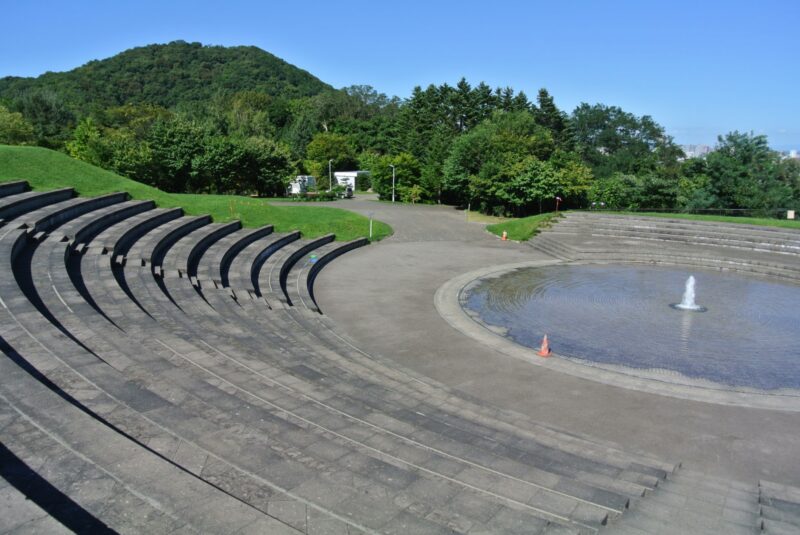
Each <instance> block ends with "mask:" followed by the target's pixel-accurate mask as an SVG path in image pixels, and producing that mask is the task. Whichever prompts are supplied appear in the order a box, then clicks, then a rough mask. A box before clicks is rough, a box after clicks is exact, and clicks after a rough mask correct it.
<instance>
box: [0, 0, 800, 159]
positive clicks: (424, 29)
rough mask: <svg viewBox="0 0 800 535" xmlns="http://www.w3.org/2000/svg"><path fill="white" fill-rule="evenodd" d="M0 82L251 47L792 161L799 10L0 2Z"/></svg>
mask: <svg viewBox="0 0 800 535" xmlns="http://www.w3.org/2000/svg"><path fill="white" fill-rule="evenodd" d="M3 3H4V6H3V9H2V12H3V17H2V21H3V24H2V26H3V31H2V32H0V76H6V75H17V76H35V75H38V74H41V73H42V72H45V71H48V70H49V71H62V70H69V69H71V68H74V67H77V66H79V65H82V64H83V63H86V62H87V61H89V60H92V59H101V58H105V57H108V56H111V55H113V54H115V53H117V52H120V51H122V50H125V49H127V48H131V47H134V46H139V45H145V44H150V43H165V42H169V41H173V40H177V39H183V40H186V41H199V42H202V43H203V44H214V45H255V46H258V47H260V48H263V49H265V50H267V51H269V52H272V53H273V54H275V55H277V56H279V57H281V58H283V59H285V60H286V61H288V62H290V63H293V64H295V65H297V66H299V67H301V68H303V69H306V70H308V71H310V72H311V73H312V74H314V75H316V76H318V77H319V78H321V79H322V80H324V81H325V82H328V83H330V84H332V85H333V86H335V87H343V86H347V85H351V84H368V85H372V86H373V87H375V88H376V89H378V90H379V91H381V92H384V93H387V94H390V95H397V96H400V97H407V96H408V95H409V94H410V92H411V90H412V88H413V87H414V86H415V85H423V86H425V85H428V84H429V83H436V84H439V83H443V82H448V83H451V84H452V83H455V82H456V81H458V79H459V78H460V77H461V76H466V78H467V79H468V80H469V81H470V82H471V83H473V84H474V83H478V82H480V81H485V82H486V83H488V84H489V85H491V86H493V87H494V86H506V85H510V86H512V87H514V88H515V89H517V90H523V91H525V92H526V93H527V94H528V95H529V96H531V97H533V96H535V94H536V91H537V90H538V89H539V88H540V87H546V88H547V89H548V90H549V91H550V93H551V94H552V95H553V96H554V97H555V99H556V103H557V104H558V105H559V106H560V107H561V108H562V109H565V110H567V111H571V110H572V109H573V108H574V107H575V106H576V105H577V104H579V103H580V102H589V103H595V102H602V103H604V104H609V105H618V106H621V107H622V108H623V109H625V110H627V111H631V112H633V113H636V114H638V115H642V114H648V115H651V116H653V117H654V118H655V120H656V121H658V122H659V123H661V124H662V125H664V126H665V127H666V129H667V132H668V133H669V134H670V135H672V136H674V137H675V139H676V140H677V141H678V142H679V143H706V144H713V143H714V142H715V140H716V136H717V134H720V133H725V132H728V131H730V130H735V129H736V130H740V131H754V132H756V133H758V134H766V135H768V136H769V139H770V144H771V145H772V146H773V147H775V148H779V149H788V148H797V149H800V64H798V61H799V60H800V38H799V37H798V35H800V29H798V28H799V27H798V24H799V23H800V0H783V1H778V0H759V1H756V0H751V1H747V2H745V1H740V0H728V1H717V0H694V1H691V2H689V1H683V0H677V1H672V2H663V1H662V2H648V1H646V0H645V1H614V0H595V1H587V0H569V1H562V2H556V1H548V2H542V1H538V0H537V1H528V2H525V1H506V2H485V1H483V2H472V1H460V2H454V1H437V0H427V1H423V2H419V1H411V0H409V1H396V2H392V3H388V2H380V1H377V0H373V1H346V0H341V1H331V0H328V1H319V2H318V1H302V2H300V1H298V2H290V1H285V0H284V1H281V2H271V1H243V0H232V1H227V2H204V1H202V0H194V1H185V0H180V1H169V0H161V1H157V2H155V1H151V0H141V1H137V2H124V1H103V2H99V1H97V2H88V1H81V0H73V1H70V2H48V1H33V2H16V1H13V0H6V1H5V2H3Z"/></svg>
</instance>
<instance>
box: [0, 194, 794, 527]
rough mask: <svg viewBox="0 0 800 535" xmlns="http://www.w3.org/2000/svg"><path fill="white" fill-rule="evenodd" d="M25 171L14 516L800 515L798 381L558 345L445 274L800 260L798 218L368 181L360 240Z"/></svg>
mask: <svg viewBox="0 0 800 535" xmlns="http://www.w3.org/2000/svg"><path fill="white" fill-rule="evenodd" d="M27 190H28V188H27V185H26V184H25V183H22V182H19V183H8V184H3V185H0V221H1V222H2V226H0V261H2V262H3V263H4V267H3V269H2V270H1V271H0V299H1V300H0V314H2V318H3V319H2V323H1V324H0V348H1V349H2V351H3V354H4V356H5V358H3V359H2V360H0V400H1V401H2V402H1V403H0V440H2V446H1V447H0V453H2V473H1V474H0V475H2V480H1V481H0V497H2V500H0V531H2V532H4V533H6V532H7V533H59V532H70V531H73V532H83V533H89V532H91V533H95V532H100V533H102V532H109V533H111V532H121V533H173V532H178V533H267V534H271V533H309V534H317V533H318V534H323V533H325V534H327V533H330V534H337V533H409V534H410V533H476V534H477V533H549V534H550V533H582V534H592V533H598V532H608V533H628V534H636V533H731V534H735V533H760V532H766V533H797V532H798V531H800V489H798V488H797V487H796V486H797V485H800V455H799V454H798V452H800V432H799V431H798V430H799V429H800V425H799V424H800V413H798V411H797V410H796V408H795V407H796V406H795V404H794V399H793V398H794V396H793V395H791V393H789V394H788V395H787V396H785V399H782V400H778V401H769V400H767V401H763V400H762V399H761V398H755V397H754V398H753V399H745V400H744V401H742V400H741V399H739V398H737V399H733V400H731V399H727V398H726V397H725V396H722V397H719V396H714V395H711V396H709V397H707V398H704V397H703V396H699V397H698V396H692V395H686V393H683V392H679V391H674V392H673V391H660V392H654V391H649V390H648V389H647V388H646V387H641V388H638V389H637V388H635V387H632V385H629V384H624V385H620V384H615V383H614V382H613V381H603V380H596V378H594V377H585V376H581V374H576V373H570V370H562V369H559V367H558V366H557V365H541V363H539V364H534V363H533V362H531V361H530V360H526V359H524V358H516V356H514V355H511V354H509V352H508V351H507V350H506V349H504V348H503V347H500V346H498V345H496V344H495V343H494V341H493V340H489V339H485V340H484V339H482V338H481V337H480V336H478V337H477V338H476V335H474V331H470V332H465V329H462V328H459V325H460V324H459V320H458V318H457V317H456V316H457V314H456V311H454V310H452V309H451V308H448V306H449V305H448V303H449V301H448V293H447V291H446V290H447V288H448V287H449V286H448V284H449V285H450V286H453V285H454V284H456V283H457V281H458V280H459V277H464V276H465V274H473V273H481V272H486V270H491V269H494V267H495V266H503V265H527V264H534V265H545V264H552V263H558V262H578V261H584V262H585V261H593V262H647V263H683V264H688V265H702V266H703V267H705V268H713V269H728V270H737V271H742V272H747V273H749V274H752V275H753V276H769V277H773V278H782V279H786V280H791V281H796V279H797V275H798V274H799V273H800V271H798V267H800V254H798V249H800V235H798V233H797V232H787V231H769V230H763V229H757V228H750V227H739V226H736V227H735V228H734V227H732V226H728V227H725V226H720V225H713V224H705V225H704V224H699V223H679V222H674V221H669V220H665V221H663V222H659V223H653V222H652V220H647V221H648V222H647V223H645V222H643V221H637V220H635V219H630V218H618V217H611V216H598V215H590V214H575V215H571V216H569V217H568V218H565V219H564V220H563V221H562V222H560V223H558V224H557V225H555V226H554V227H553V229H552V230H550V231H548V232H546V233H544V234H542V235H540V236H539V237H537V238H536V239H535V240H533V242H532V243H531V244H516V243H508V242H501V241H499V240H497V239H496V238H494V237H493V236H490V235H489V234H487V233H486V232H485V231H484V230H483V228H482V226H480V225H477V224H471V223H466V222H465V221H464V219H463V213H459V212H456V211H454V210H452V209H448V208H444V207H432V206H392V205H387V204H383V203H375V202H371V201H358V200H357V201H353V202H351V203H349V204H348V206H349V207H350V208H351V209H352V210H354V211H358V212H361V213H364V214H368V213H374V214H375V216H376V217H377V218H378V219H381V220H383V221H386V222H387V223H389V224H391V225H392V226H393V227H394V229H395V235H394V236H392V237H391V238H389V239H387V240H385V241H383V242H381V243H379V244H375V245H370V246H368V247H362V246H363V245H365V243H364V241H355V242H349V243H341V242H336V241H334V237H333V236H326V237H323V238H318V239H313V240H308V239H303V238H302V237H301V236H299V235H298V234H297V233H287V234H283V233H275V232H273V231H272V228H270V227H265V228H261V229H254V230H253V229H242V228H240V226H239V224H238V223H229V224H214V223H211V222H210V221H209V220H208V218H204V217H187V216H184V215H183V214H182V213H181V211H180V210H177V209H158V208H155V207H154V206H153V204H152V203H149V202H142V201H130V200H128V199H127V197H126V196H125V195H124V194H114V195H107V196H103V197H98V198H91V199H88V198H80V197H76V196H75V194H74V192H73V191H72V190H59V191H54V192H47V193H34V192H30V191H27ZM770 232H772V233H771V234H770ZM344 253H346V254H344ZM312 254H313V255H315V256H314V258H315V261H314V262H311V261H309V258H310V255H312ZM334 260H335V261H334ZM454 281H456V282H454ZM450 305H452V303H450ZM323 312H324V313H323ZM549 361H553V362H557V361H558V359H549ZM634 386H635V385H634ZM754 396H755V394H754Z"/></svg>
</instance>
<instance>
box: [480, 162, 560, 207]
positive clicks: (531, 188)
mask: <svg viewBox="0 0 800 535" xmlns="http://www.w3.org/2000/svg"><path fill="white" fill-rule="evenodd" d="M506 174H507V175H508V179H507V180H504V181H499V182H498V188H497V192H496V193H495V195H496V196H497V198H498V199H500V200H501V201H503V202H504V203H505V204H507V205H510V206H513V207H514V209H515V212H516V214H517V215H519V214H520V213H522V211H523V210H524V209H525V208H529V207H530V206H531V205H532V204H534V203H536V204H537V206H538V211H539V213H541V212H542V203H543V201H545V200H546V199H547V200H550V199H554V198H555V197H556V195H559V194H560V193H561V177H560V176H559V173H558V172H557V171H556V170H555V169H554V168H553V166H552V165H550V164H549V163H548V162H542V161H540V160H538V159H537V158H536V157H535V156H527V157H525V159H523V160H522V161H520V162H517V163H515V164H513V165H511V166H510V168H509V169H508V170H507V172H506Z"/></svg>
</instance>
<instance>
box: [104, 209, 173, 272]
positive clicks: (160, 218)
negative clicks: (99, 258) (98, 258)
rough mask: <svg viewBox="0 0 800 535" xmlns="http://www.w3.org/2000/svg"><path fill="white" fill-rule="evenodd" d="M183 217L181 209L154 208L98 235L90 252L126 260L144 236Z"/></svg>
mask: <svg viewBox="0 0 800 535" xmlns="http://www.w3.org/2000/svg"><path fill="white" fill-rule="evenodd" d="M181 215H183V210H181V209H180V208H153V209H150V210H147V211H144V212H142V213H140V214H136V215H134V216H131V217H129V218H128V219H126V220H125V221H122V222H119V223H116V224H114V225H111V226H110V227H108V228H107V229H106V230H104V231H103V232H101V233H100V234H98V235H97V236H96V237H95V238H94V239H93V240H92V243H91V247H90V250H92V251H94V252H95V253H97V254H110V255H111V256H112V257H113V258H115V259H117V256H119V255H121V257H120V258H119V259H117V260H119V261H121V260H124V258H125V255H126V254H127V252H128V250H129V249H130V248H131V247H132V246H133V244H134V242H135V241H136V240H138V239H139V238H140V237H141V236H142V235H144V234H145V233H147V232H149V231H150V230H152V229H154V228H155V227H157V226H159V225H162V224H163V223H166V222H168V221H172V220H173V219H177V218H179V217H181Z"/></svg>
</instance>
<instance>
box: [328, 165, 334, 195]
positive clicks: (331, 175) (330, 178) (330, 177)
mask: <svg viewBox="0 0 800 535" xmlns="http://www.w3.org/2000/svg"><path fill="white" fill-rule="evenodd" d="M332 163H333V160H328V191H331V190H332V189H333V174H331V164H332Z"/></svg>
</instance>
